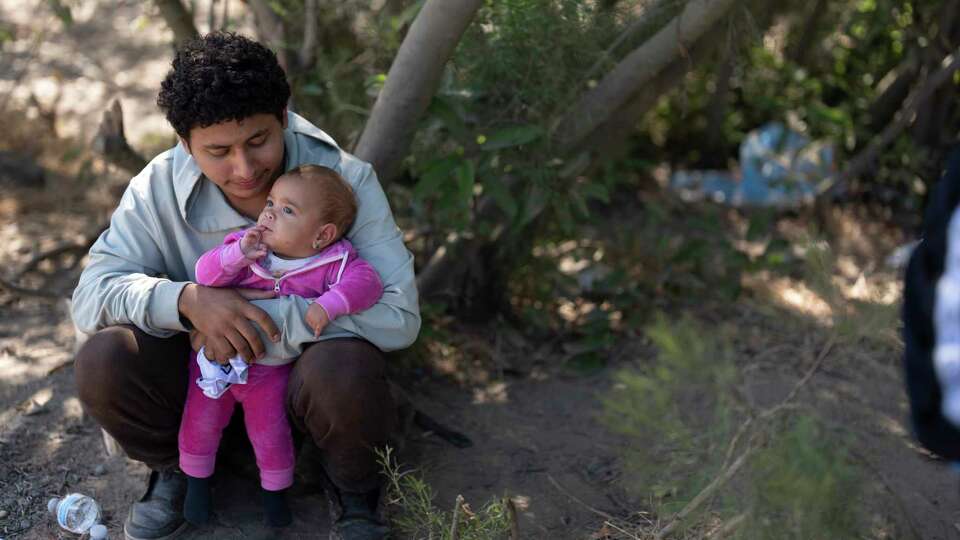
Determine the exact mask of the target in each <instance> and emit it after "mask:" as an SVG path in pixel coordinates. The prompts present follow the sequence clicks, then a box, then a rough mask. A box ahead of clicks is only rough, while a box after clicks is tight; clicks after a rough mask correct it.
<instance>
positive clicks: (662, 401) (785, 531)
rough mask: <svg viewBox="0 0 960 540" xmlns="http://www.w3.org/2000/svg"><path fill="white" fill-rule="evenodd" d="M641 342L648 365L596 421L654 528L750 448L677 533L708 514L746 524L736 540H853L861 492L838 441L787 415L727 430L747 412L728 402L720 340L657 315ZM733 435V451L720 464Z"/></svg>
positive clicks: (732, 376)
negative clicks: (734, 474)
mask: <svg viewBox="0 0 960 540" xmlns="http://www.w3.org/2000/svg"><path fill="white" fill-rule="evenodd" d="M647 335H648V337H649V338H650V340H651V341H652V342H653V344H654V345H655V346H656V347H657V350H658V355H657V358H656V360H655V361H654V362H653V363H652V364H651V365H649V366H647V367H646V368H644V369H643V370H639V371H638V370H625V371H622V372H620V373H618V374H617V375H616V378H615V384H614V390H613V392H611V393H610V394H609V395H607V396H606V398H605V399H604V402H603V405H604V418H603V419H604V422H605V423H606V424H607V425H608V426H610V427H611V429H613V430H614V431H616V432H618V433H621V434H623V435H626V436H627V437H628V438H629V439H630V441H631V442H630V444H627V445H625V448H627V449H628V450H626V453H627V455H626V457H627V458H628V463H629V464H630V466H631V467H632V469H633V470H634V471H635V472H636V473H637V474H638V475H639V479H638V480H637V481H636V482H630V484H629V485H634V486H640V488H639V489H640V491H641V494H643V495H645V496H648V497H650V498H651V500H652V501H653V503H654V506H655V510H656V512H657V514H658V515H659V516H660V517H661V519H663V520H668V519H669V518H670V516H671V515H672V514H674V513H675V512H677V511H679V510H680V508H682V507H683V506H685V505H686V504H687V503H688V502H689V501H690V500H691V499H692V497H694V496H695V495H696V494H698V493H700V491H701V490H703V489H704V488H705V487H706V486H707V485H708V484H709V483H710V482H712V481H713V480H715V479H716V478H717V477H719V476H721V474H722V472H721V471H723V470H724V467H727V466H729V465H730V464H731V463H732V462H733V461H734V460H735V458H737V456H739V455H741V453H744V452H747V451H748V450H747V448H752V449H753V450H752V454H748V457H747V459H748V461H747V466H746V467H745V469H743V470H742V471H746V472H741V473H740V479H739V480H736V481H734V482H731V483H730V484H728V485H726V486H723V487H721V491H719V492H718V493H716V494H715V495H714V497H713V498H712V499H711V500H712V501H713V502H712V504H711V505H704V506H701V507H699V508H697V510H696V512H695V513H694V514H693V515H690V516H688V517H687V518H686V519H685V520H684V523H685V525H686V526H688V527H696V526H698V525H699V524H701V518H702V519H706V518H707V516H709V515H720V516H726V518H729V517H730V516H734V515H745V516H746V517H747V519H746V520H745V522H744V524H742V525H741V526H740V527H739V528H738V529H737V534H738V537H740V538H744V539H751V540H760V539H774V538H777V539H779V538H797V539H804V538H853V537H856V531H857V526H858V525H859V518H860V515H859V511H858V506H857V505H856V504H855V501H858V500H860V493H861V492H862V483H861V479H860V474H859V471H858V470H857V468H856V467H855V466H854V464H853V463H852V460H851V459H850V458H849V457H848V454H847V451H846V449H845V445H844V444H843V441H838V440H837V439H836V437H835V436H834V435H833V434H832V433H831V432H829V431H828V430H826V429H825V428H824V427H823V426H822V425H821V424H820V423H819V422H818V421H817V420H816V419H815V418H813V417H810V416H806V415H800V414H795V413H791V412H790V409H784V410H783V412H782V413H780V417H775V418H774V419H773V420H772V421H770V422H765V421H762V420H760V421H756V420H755V421H754V424H753V427H752V430H748V431H746V432H741V431H740V430H734V429H732V428H733V427H736V425H737V424H736V423H735V422H736V421H741V420H742V418H743V417H744V415H745V412H746V411H745V410H744V408H743V406H742V404H740V403H739V402H738V400H737V399H736V398H735V396H736V386H735V385H736V382H737V379H738V375H737V370H736V368H735V366H734V363H733V358H732V354H731V352H730V347H729V345H728V344H727V340H726V339H724V338H723V336H722V334H720V333H718V332H716V331H712V330H709V329H708V328H707V327H705V326H703V325H700V324H696V323H694V322H692V321H690V320H689V319H684V320H681V321H680V322H676V323H671V322H668V321H667V320H666V319H665V318H664V317H663V316H660V317H658V318H657V321H656V322H655V323H654V324H652V325H651V326H650V327H649V328H648V329H647ZM735 431H736V433H737V440H738V441H739V443H740V444H738V445H737V446H735V447H733V448H732V450H734V451H735V453H734V454H732V455H728V452H729V450H731V449H730V448H728V447H729V446H730V444H731V441H732V440H734V432H735ZM726 518H724V519H726Z"/></svg>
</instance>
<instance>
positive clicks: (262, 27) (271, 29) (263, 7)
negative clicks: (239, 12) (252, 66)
mask: <svg viewBox="0 0 960 540" xmlns="http://www.w3.org/2000/svg"><path fill="white" fill-rule="evenodd" d="M249 5H250V9H252V10H253V18H254V20H255V21H256V26H257V35H258V37H259V38H260V40H261V41H264V42H266V44H267V46H268V47H270V49H272V50H273V52H275V53H276V54H277V62H279V63H280V67H282V68H283V70H284V71H286V72H287V77H292V75H293V73H292V72H291V71H290V70H291V68H294V67H295V66H292V65H290V62H289V58H288V57H287V49H286V45H287V30H286V27H285V26H284V24H283V19H282V18H280V16H279V15H277V14H276V12H274V11H273V8H272V7H270V4H269V3H268V2H266V1H264V0H249Z"/></svg>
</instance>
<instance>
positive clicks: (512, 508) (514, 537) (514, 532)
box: [503, 497, 520, 540]
mask: <svg viewBox="0 0 960 540" xmlns="http://www.w3.org/2000/svg"><path fill="white" fill-rule="evenodd" d="M503 503H504V505H506V507H507V515H508V516H509V518H510V540H520V522H519V521H518V520H517V505H515V504H513V499H511V498H510V497H504V498H503Z"/></svg>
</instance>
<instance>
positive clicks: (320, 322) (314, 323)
mask: <svg viewBox="0 0 960 540" xmlns="http://www.w3.org/2000/svg"><path fill="white" fill-rule="evenodd" d="M306 319H307V325H308V326H310V328H313V337H320V334H322V333H323V329H324V328H326V327H327V324H329V323H330V317H328V316H327V310H325V309H323V306H321V305H320V304H318V303H316V302H314V303H312V304H310V307H308V308H307V316H306Z"/></svg>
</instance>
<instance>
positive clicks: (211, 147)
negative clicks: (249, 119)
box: [203, 128, 267, 150]
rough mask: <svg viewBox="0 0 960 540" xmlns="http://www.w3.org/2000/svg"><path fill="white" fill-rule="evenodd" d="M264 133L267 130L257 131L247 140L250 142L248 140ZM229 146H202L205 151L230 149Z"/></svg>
mask: <svg viewBox="0 0 960 540" xmlns="http://www.w3.org/2000/svg"><path fill="white" fill-rule="evenodd" d="M266 132H267V128H263V129H261V130H258V131H256V132H255V133H254V134H253V135H251V136H249V137H247V140H248V141H250V140H253V139H256V138H257V137H259V136H261V135H263V134H265V133H266ZM230 146H231V145H229V144H207V145H204V146H203V147H204V148H205V149H207V150H223V149H225V148H230Z"/></svg>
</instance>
